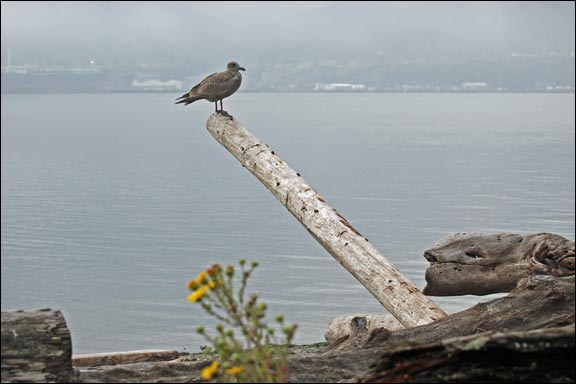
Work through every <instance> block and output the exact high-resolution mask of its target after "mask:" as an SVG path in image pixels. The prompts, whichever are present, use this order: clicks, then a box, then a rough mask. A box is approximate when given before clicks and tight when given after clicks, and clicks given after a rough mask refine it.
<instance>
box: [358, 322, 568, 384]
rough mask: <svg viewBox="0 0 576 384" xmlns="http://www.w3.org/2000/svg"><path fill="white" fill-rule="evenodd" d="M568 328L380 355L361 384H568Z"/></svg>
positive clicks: (474, 338) (475, 337)
mask: <svg viewBox="0 0 576 384" xmlns="http://www.w3.org/2000/svg"><path fill="white" fill-rule="evenodd" d="M574 378H575V375H574V324H571V325H567V326H564V327H556V328H546V329H537V330H533V331H520V332H496V331H493V332H485V333H481V334H479V335H471V336H464V337H456V338H451V339H445V340H442V342H437V343H431V344H424V345H418V346H406V345H403V346H399V347H396V348H393V349H391V350H388V351H386V352H384V354H383V356H382V357H381V360H380V362H379V363H378V365H377V367H376V368H375V369H374V370H373V373H372V374H370V375H367V376H365V377H364V378H363V379H362V380H360V382H364V383H431V382H433V383H478V382H482V383H573V382H574Z"/></svg>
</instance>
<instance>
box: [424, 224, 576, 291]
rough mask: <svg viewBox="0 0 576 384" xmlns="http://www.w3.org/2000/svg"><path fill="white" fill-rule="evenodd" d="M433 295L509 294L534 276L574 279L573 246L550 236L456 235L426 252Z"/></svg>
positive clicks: (446, 238)
mask: <svg viewBox="0 0 576 384" xmlns="http://www.w3.org/2000/svg"><path fill="white" fill-rule="evenodd" d="M424 257H425V258H426V259H427V260H428V261H429V262H430V267H428V269H427V270H426V282H427V283H428V284H427V286H426V288H424V293H425V294H426V295H431V296H456V295H487V294H490V293H496V292H509V291H510V290H511V289H513V288H514V287H515V286H516V283H517V282H518V281H519V280H520V279H521V278H524V277H528V276H530V275H536V274H539V275H551V276H557V277H563V276H573V275H574V242H573V241H570V240H568V239H565V238H564V237H562V236H559V235H555V234H551V233H537V234H533V235H529V236H521V235H517V234H514V233H498V234H494V235H488V234H483V233H468V234H467V233H457V234H454V235H449V236H446V237H443V238H442V239H440V240H439V241H438V242H437V243H436V244H435V245H434V246H433V247H432V248H431V249H429V250H427V251H426V252H425V253H424Z"/></svg>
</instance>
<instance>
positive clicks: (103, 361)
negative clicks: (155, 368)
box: [72, 349, 180, 367]
mask: <svg viewBox="0 0 576 384" xmlns="http://www.w3.org/2000/svg"><path fill="white" fill-rule="evenodd" d="M179 356H180V354H179V353H178V351H173V350H165V349H150V350H145V351H129V352H109V353H90V354H85V355H75V356H72V365H73V366H74V367H97V366H101V365H118V364H134V363H144V362H148V361H168V360H174V359H177V358H178V357H179Z"/></svg>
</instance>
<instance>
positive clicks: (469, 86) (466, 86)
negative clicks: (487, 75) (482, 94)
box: [462, 82, 488, 91]
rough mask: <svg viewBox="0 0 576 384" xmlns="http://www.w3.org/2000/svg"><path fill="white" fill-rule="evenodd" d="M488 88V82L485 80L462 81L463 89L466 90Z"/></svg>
mask: <svg viewBox="0 0 576 384" xmlns="http://www.w3.org/2000/svg"><path fill="white" fill-rule="evenodd" d="M486 88H488V84H487V83H483V82H470V83H462V89H463V90H465V91H482V90H485V89H486Z"/></svg>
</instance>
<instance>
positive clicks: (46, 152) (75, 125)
mask: <svg viewBox="0 0 576 384" xmlns="http://www.w3.org/2000/svg"><path fill="white" fill-rule="evenodd" d="M176 96H177V95H172V94H74V95H72V94H68V95H2V97H1V107H2V137H1V140H2V141H1V143H2V144H1V145H2V169H1V171H2V205H1V208H2V210H1V212H2V309H3V310H5V309H20V308H23V309H30V308H46V307H52V308H57V309H60V310H61V311H62V312H63V314H64V316H65V318H66V320H67V322H68V325H69V327H70V329H71V333H72V341H73V350H74V353H75V354H76V353H96V352H109V351H128V350H137V349H152V348H167V349H176V350H179V351H190V352H192V351H198V350H199V347H200V345H202V344H205V341H204V340H203V338H202V337H201V336H199V335H197V334H196V333H195V328H196V327H197V326H199V325H205V326H206V327H207V328H208V329H210V328H212V327H213V326H214V325H215V322H214V321H213V320H212V319H211V318H210V317H209V316H208V315H206V314H205V313H204V312H203V310H202V309H201V307H200V306H199V305H198V304H194V303H189V302H187V301H186V296H187V295H188V294H189V291H188V290H187V288H186V283H187V281H188V280H190V279H192V278H194V277H196V275H197V274H198V273H199V272H200V271H201V270H202V269H203V268H206V267H208V266H210V265H211V264H212V263H221V264H224V265H227V264H235V263H236V261H237V260H238V259H240V258H246V259H248V260H257V261H258V262H259V263H260V267H259V268H258V269H257V270H256V272H255V274H254V276H253V278H252V279H251V282H250V285H249V291H251V292H252V291H253V292H259V293H260V295H261V300H262V301H263V302H266V303H267V304H268V305H269V310H268V312H269V317H270V318H271V319H273V317H274V316H273V315H275V314H277V313H283V314H284V315H285V318H286V321H287V322H288V323H298V325H299V329H298V331H297V334H296V340H295V341H296V342H297V343H312V342H318V341H323V332H324V330H325V328H326V325H327V323H328V322H329V321H330V320H331V319H333V318H334V317H336V316H338V315H342V314H353V313H366V312H381V311H384V309H383V308H382V307H381V305H380V304H379V303H378V302H377V301H376V299H374V298H373V297H372V296H371V295H370V293H369V292H368V291H367V290H366V289H365V288H364V287H363V286H361V285H360V284H359V283H358V282H357V281H356V280H355V279H354V278H353V277H352V275H350V274H349V273H348V272H347V271H346V270H344V269H343V268H342V267H341V266H340V264H338V263H337V262H336V260H334V259H333V258H332V257H331V256H330V255H329V254H328V253H327V252H326V251H325V250H324V249H323V248H322V247H321V246H320V245H318V244H317V243H316V241H315V240H314V239H313V238H312V237H311V236H310V235H309V234H308V232H307V231H306V230H305V229H304V228H303V227H302V226H301V225H300V224H299V223H298V222H297V221H296V220H295V219H294V218H293V217H292V215H291V214H290V213H289V212H288V211H287V210H286V209H285V208H284V207H283V206H282V205H281V204H280V203H279V202H278V201H276V200H275V199H274V197H273V196H272V195H271V194H270V193H269V192H268V191H267V190H266V189H265V188H264V186H262V185H261V184H260V183H259V182H258V181H257V180H256V179H255V178H254V177H253V176H252V175H251V174H250V173H249V172H248V171H247V170H246V169H244V168H242V167H241V166H240V164H239V163H238V162H237V161H236V160H235V159H234V158H233V157H232V156H231V155H230V154H229V153H228V152H227V151H226V150H225V149H224V148H223V147H221V146H220V144H218V143H217V142H216V141H215V140H214V139H213V138H212V137H211V136H210V134H209V133H208V132H207V131H206V128H205V122H206V119H207V118H208V116H209V115H210V114H211V113H212V112H213V104H211V103H209V102H205V101H200V102H197V103H194V104H191V105H189V106H187V107H184V106H182V105H178V106H176V105H174V104H173V100H174V98H175V97H176ZM574 102H575V100H574V94H254V93H252V94H251V93H237V94H235V95H234V96H232V97H230V98H229V99H226V100H225V101H224V106H225V109H227V110H228V111H229V112H230V113H231V114H233V115H234V116H235V117H236V118H237V119H238V120H239V121H240V122H241V123H242V124H243V125H244V126H245V127H246V128H248V129H249V130H251V131H252V132H253V133H254V134H255V135H256V136H258V137H259V138H260V139H261V140H263V141H264V142H266V143H267V144H268V145H269V146H270V147H271V148H272V149H273V150H274V151H275V152H276V153H277V154H278V155H280V156H281V157H282V158H284V160H286V161H287V162H288V164H290V165H291V166H292V168H294V169H295V170H296V171H297V172H299V173H300V174H301V175H302V177H303V178H304V179H305V180H306V181H308V182H309V183H310V184H311V185H312V186H313V187H314V188H315V189H316V190H317V191H318V193H320V194H321V195H322V196H324V197H325V198H326V201H327V202H328V203H329V204H331V205H332V206H333V207H335V208H336V209H337V210H338V211H339V212H340V213H341V214H342V215H343V216H344V217H346V219H348V221H349V222H350V223H351V224H352V225H353V226H355V227H356V229H358V230H359V231H360V232H361V233H362V234H363V235H364V236H366V237H367V238H368V239H370V241H371V242H372V243H373V244H374V245H375V246H376V247H377V248H378V249H379V250H380V251H381V252H382V253H383V254H384V255H385V256H386V257H387V258H388V259H389V260H390V261H391V262H392V263H393V264H394V265H395V266H396V267H398V268H399V269H400V270H401V271H402V272H403V273H404V274H405V275H407V276H408V277H409V278H410V279H411V280H412V281H413V282H414V283H415V284H416V286H417V287H419V288H423V287H424V286H425V281H424V271H425V269H426V267H427V265H428V263H427V262H426V260H425V259H424V257H423V256H422V255H423V253H424V250H426V249H427V248H429V247H431V246H432V245H433V244H434V243H435V242H436V241H437V240H438V239H440V238H441V237H443V236H444V235H446V234H449V233H454V232H486V233H496V232H500V231H506V232H514V233H520V234H531V233H537V232H553V233H557V234H559V235H562V236H565V237H567V238H569V239H571V240H574V227H575V224H574V218H575V216H574V211H575V208H574V206H575V197H574V184H575V181H574V173H575V169H574V158H575V150H574V149H575V142H574V140H575V136H574V108H575V107H574V105H575V103H574ZM492 297H494V296H489V297H477V296H461V297H447V298H432V300H433V301H435V302H436V303H437V304H438V305H440V306H441V307H442V308H443V309H445V310H446V311H448V312H454V311H459V310H462V309H465V308H468V307H470V306H472V305H474V304H475V303H477V302H479V301H486V300H489V299H491V298H492ZM270 322H273V321H272V320H270Z"/></svg>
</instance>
